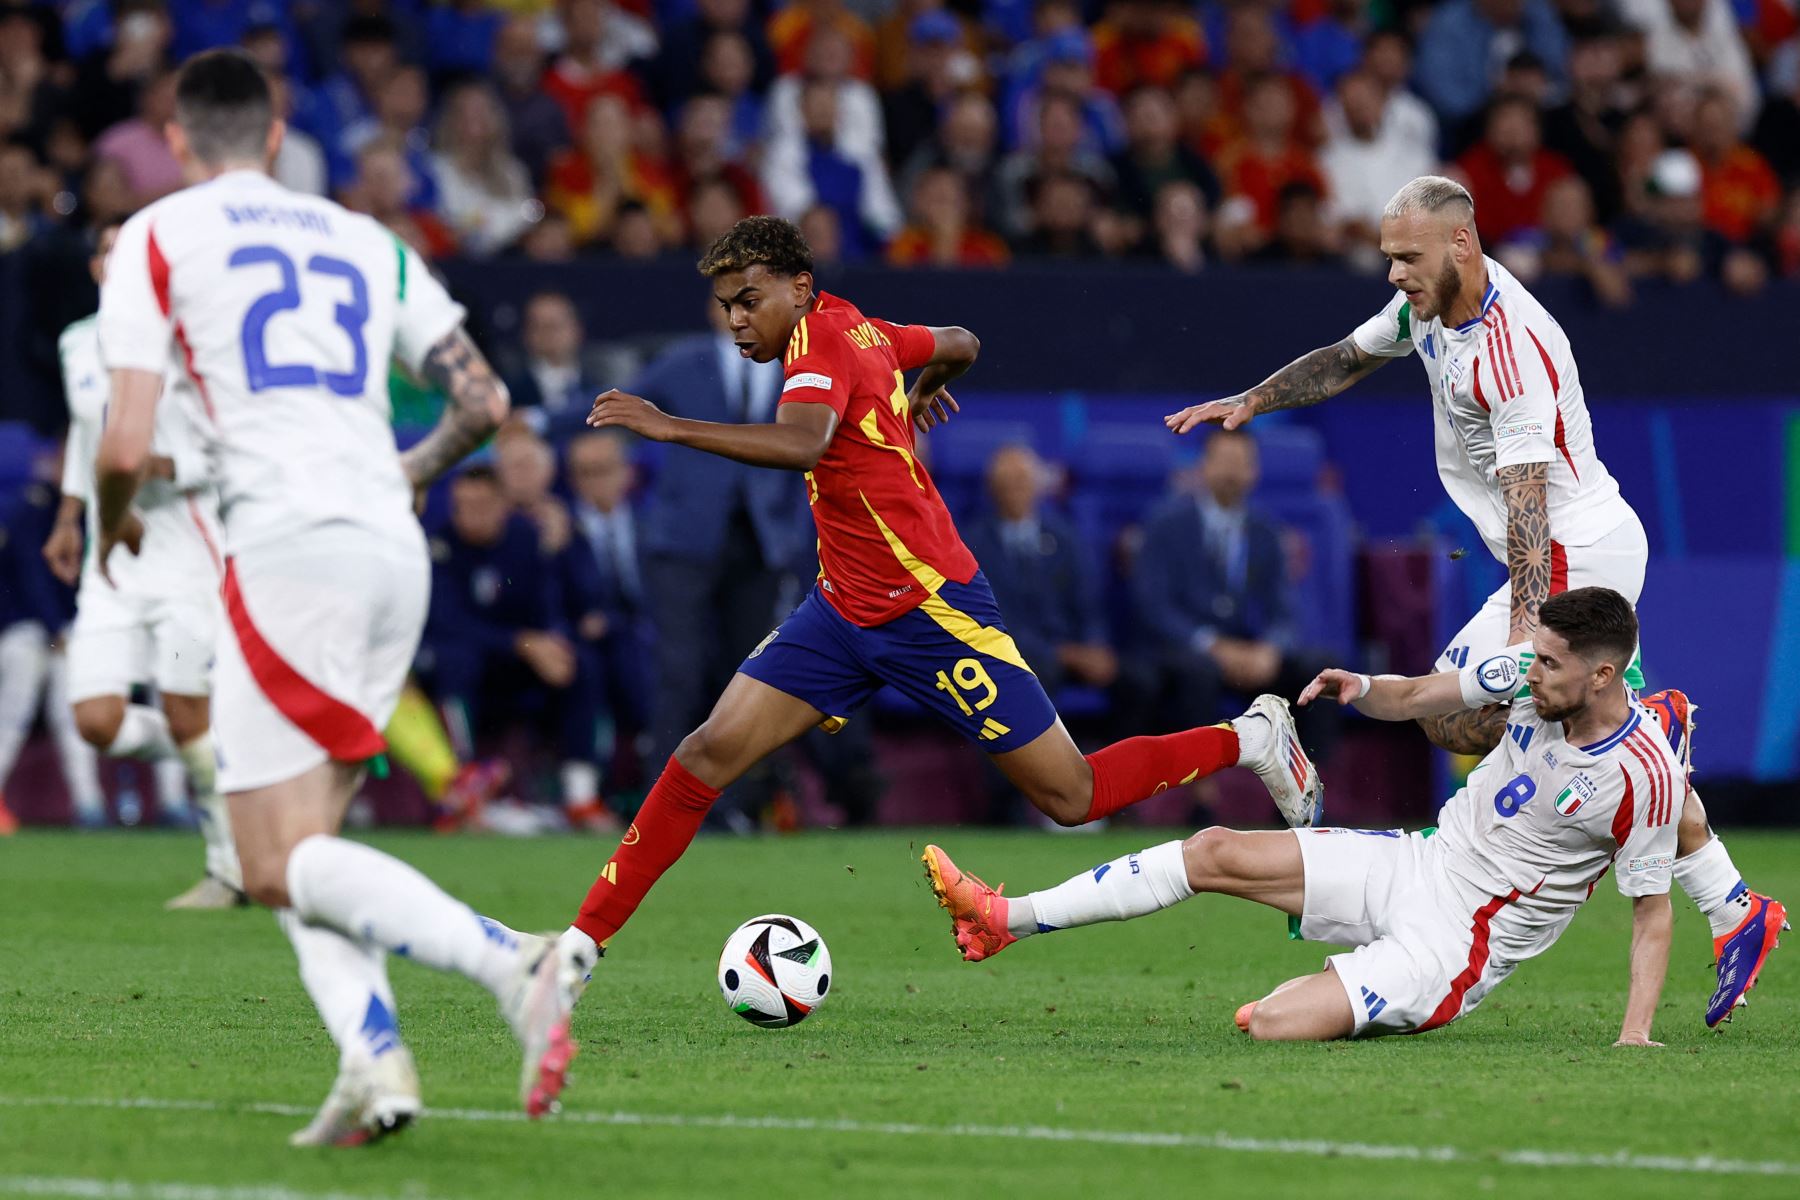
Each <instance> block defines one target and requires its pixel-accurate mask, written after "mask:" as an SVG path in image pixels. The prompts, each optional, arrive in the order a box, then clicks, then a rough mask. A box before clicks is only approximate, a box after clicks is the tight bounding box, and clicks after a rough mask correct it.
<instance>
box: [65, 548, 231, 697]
mask: <svg viewBox="0 0 1800 1200" xmlns="http://www.w3.org/2000/svg"><path fill="white" fill-rule="evenodd" d="M213 583H214V581H213V580H212V579H206V580H202V581H199V586H197V587H195V589H194V591H193V594H191V595H187V596H150V597H144V596H133V595H128V594H126V593H123V592H118V591H114V590H113V589H112V588H111V587H110V586H109V585H108V584H107V583H106V581H105V580H100V579H96V580H95V581H94V582H93V583H92V584H91V585H88V586H84V587H83V588H82V589H81V594H80V596H79V597H78V599H77V607H76V610H75V623H74V625H72V626H71V627H70V629H69V646H68V655H69V699H70V701H71V702H73V703H77V704H79V703H80V702H81V701H83V700H92V699H93V698H94V697H96V696H125V695H129V694H130V692H131V689H132V686H133V685H135V684H140V683H149V684H154V685H155V686H156V690H157V691H159V692H162V693H164V694H165V695H169V694H173V695H176V696H205V695H209V694H210V693H211V692H212V659H213V645H214V643H215V642H216V641H217V640H218V633H219V599H218V595H217V593H216V592H214V590H213Z"/></svg>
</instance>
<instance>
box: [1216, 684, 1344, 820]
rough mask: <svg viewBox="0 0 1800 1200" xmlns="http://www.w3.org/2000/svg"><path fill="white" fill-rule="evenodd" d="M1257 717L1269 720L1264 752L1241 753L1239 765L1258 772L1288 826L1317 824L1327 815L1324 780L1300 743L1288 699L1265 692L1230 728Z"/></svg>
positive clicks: (1235, 727) (1251, 703)
mask: <svg viewBox="0 0 1800 1200" xmlns="http://www.w3.org/2000/svg"><path fill="white" fill-rule="evenodd" d="M1256 720H1264V721H1267V722H1268V723H1269V737H1268V738H1267V739H1266V740H1265V741H1264V742H1263V751H1262V753H1261V754H1259V755H1257V757H1256V758H1254V759H1248V758H1244V757H1242V756H1241V755H1240V756H1239V758H1238V766H1240V767H1249V768H1250V769H1251V770H1252V771H1255V772H1256V775H1257V778H1259V779H1261V780H1262V781H1263V786H1264V787H1266V788H1268V789H1269V795H1270V796H1271V797H1273V798H1274V800H1275V807H1276V808H1278V809H1280V810H1281V816H1282V819H1283V820H1285V821H1286V822H1287V823H1288V824H1289V825H1291V826H1293V827H1294V828H1296V829H1303V828H1307V827H1310V826H1313V825H1317V824H1318V823H1319V820H1320V818H1322V817H1323V816H1324V815H1325V782H1324V780H1322V779H1320V778H1319V770H1318V768H1317V767H1316V766H1314V765H1313V761H1312V759H1310V758H1308V757H1307V756H1306V751H1305V749H1303V748H1302V747H1301V745H1300V737H1299V734H1298V733H1296V732H1295V730H1294V714H1293V713H1291V712H1289V711H1288V703H1287V701H1286V700H1283V699H1282V698H1281V697H1280V696H1271V695H1268V694H1266V693H1265V694H1263V695H1261V696H1258V697H1257V698H1256V699H1255V700H1252V701H1251V702H1250V707H1249V708H1247V709H1245V710H1244V715H1243V716H1241V717H1238V718H1236V719H1235V720H1233V721H1232V722H1231V727H1232V728H1233V729H1234V730H1235V729H1237V728H1239V727H1240V726H1242V725H1243V724H1244V723H1245V722H1246V721H1256Z"/></svg>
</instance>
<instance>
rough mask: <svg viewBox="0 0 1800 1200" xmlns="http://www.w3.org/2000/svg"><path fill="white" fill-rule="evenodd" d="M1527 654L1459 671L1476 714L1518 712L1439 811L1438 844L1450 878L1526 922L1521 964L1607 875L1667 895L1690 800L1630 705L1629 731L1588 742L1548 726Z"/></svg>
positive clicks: (1514, 950)
mask: <svg viewBox="0 0 1800 1200" xmlns="http://www.w3.org/2000/svg"><path fill="white" fill-rule="evenodd" d="M1530 649H1531V648H1530V647H1529V646H1515V647H1512V648H1511V649H1509V650H1507V651H1505V652H1503V653H1501V654H1496V655H1493V656H1491V657H1489V658H1486V659H1483V660H1482V661H1481V662H1479V663H1475V664H1472V665H1471V666H1468V667H1465V668H1464V669H1463V670H1462V672H1461V681H1462V686H1463V698H1464V700H1465V701H1466V702H1468V704H1469V707H1471V708H1478V707H1481V706H1483V705H1486V704H1494V703H1498V702H1502V701H1506V700H1509V699H1510V700H1511V701H1512V709H1511V712H1510V713H1509V714H1508V717H1507V725H1506V736H1505V737H1503V738H1501V740H1500V745H1499V746H1498V747H1496V748H1495V749H1494V750H1493V751H1492V752H1491V753H1490V754H1489V755H1488V756H1487V757H1486V758H1484V759H1482V760H1481V764H1480V765H1479V766H1477V767H1476V768H1475V770H1474V772H1473V773H1472V774H1471V775H1470V776H1469V781H1468V785H1467V786H1466V787H1464V788H1463V789H1462V790H1461V791H1459V792H1457V793H1456V795H1454V796H1452V797H1451V798H1450V799H1449V800H1448V801H1447V802H1446V803H1445V804H1444V807H1443V809H1442V810H1441V811H1440V812H1439V814H1438V833H1437V838H1436V841H1437V842H1438V846H1437V849H1438V850H1439V851H1440V852H1441V853H1442V854H1443V855H1444V856H1445V859H1444V861H1445V865H1446V867H1447V868H1448V869H1449V870H1450V871H1451V872H1452V873H1453V874H1455V875H1456V876H1458V877H1459V878H1460V879H1462V881H1463V882H1465V883H1467V884H1469V885H1471V886H1472V887H1473V888H1474V889H1476V890H1477V891H1481V892H1485V893H1487V894H1488V895H1491V896H1493V897H1495V898H1496V899H1497V900H1501V901H1504V902H1505V903H1507V904H1510V905H1512V906H1513V909H1514V911H1515V912H1517V913H1520V914H1524V915H1526V916H1527V918H1528V926H1529V933H1528V934H1526V935H1524V936H1525V943H1526V944H1524V945H1519V944H1514V945H1510V946H1508V947H1507V948H1506V955H1505V957H1507V958H1510V959H1511V960H1512V961H1515V962H1516V961H1519V960H1520V959H1522V958H1526V957H1529V956H1530V955H1532V954H1537V953H1541V952H1542V951H1543V950H1545V949H1548V948H1549V946H1550V943H1552V942H1554V941H1555V940H1556V938H1557V936H1558V935H1559V934H1560V933H1561V932H1562V931H1563V929H1564V927H1565V926H1567V925H1568V923H1569V920H1570V919H1571V918H1572V917H1573V916H1574V915H1575V910H1576V909H1577V908H1579V907H1581V904H1582V902H1583V901H1585V900H1586V899H1587V898H1588V897H1589V896H1591V895H1592V894H1593V891H1594V886H1595V885H1596V884H1597V883H1599V881H1600V877H1601V876H1602V875H1604V874H1605V873H1606V871H1607V869H1608V868H1609V867H1612V868H1615V869H1616V877H1617V881H1618V886H1619V891H1620V892H1621V893H1623V894H1624V895H1627V896H1654V895H1661V894H1664V893H1666V892H1667V891H1668V890H1669V879H1670V874H1671V868H1672V867H1673V865H1674V861H1675V833H1676V825H1677V822H1678V821H1679V819H1680V816H1681V806H1682V800H1683V798H1684V797H1685V795H1686V777H1685V774H1684V772H1683V770H1682V766H1681V763H1680V761H1679V760H1678V759H1677V758H1676V757H1675V753H1674V751H1672V750H1671V749H1670V748H1669V743H1668V742H1667V741H1666V740H1665V739H1664V737H1663V734H1662V730H1661V728H1660V727H1659V726H1658V725H1657V723H1656V718H1655V717H1654V716H1652V715H1651V713H1650V712H1649V710H1648V709H1645V708H1644V707H1643V706H1642V705H1640V704H1639V703H1638V702H1637V700H1636V698H1635V697H1634V698H1633V699H1632V701H1631V708H1630V711H1629V713H1628V715H1627V716H1626V719H1625V723H1624V724H1623V725H1621V726H1620V727H1619V728H1618V729H1617V730H1616V731H1615V732H1613V733H1612V734H1610V735H1609V736H1607V737H1605V738H1602V739H1601V740H1600V741H1598V742H1594V743H1592V744H1590V745H1586V746H1574V745H1571V744H1570V743H1569V742H1568V741H1567V739H1566V738H1565V737H1564V736H1563V727H1562V723H1561V722H1560V721H1558V722H1546V721H1544V720H1542V719H1541V718H1540V717H1539V716H1538V714H1537V706H1536V704H1535V703H1534V702H1533V700H1532V699H1531V697H1530V696H1518V695H1517V693H1518V691H1519V690H1520V689H1521V688H1522V687H1523V684H1524V664H1523V663H1521V655H1522V654H1525V655H1528V654H1529V652H1530ZM1525 661H1526V662H1529V659H1528V658H1527V659H1526V660H1525ZM1513 936H1515V937H1517V936H1518V935H1517V933H1516V929H1515V933H1514V935H1513Z"/></svg>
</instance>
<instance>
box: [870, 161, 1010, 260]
mask: <svg viewBox="0 0 1800 1200" xmlns="http://www.w3.org/2000/svg"><path fill="white" fill-rule="evenodd" d="M1009 257H1010V255H1009V254H1008V253H1007V250H1006V243H1005V242H1003V241H1001V240H1000V239H999V238H997V237H995V236H994V235H993V234H991V233H989V232H988V231H987V230H985V229H983V228H981V226H980V225H978V224H976V223H975V222H974V221H973V220H972V219H971V217H970V214H969V191H968V187H967V185H966V184H964V183H963V179H962V176H960V175H958V174H957V173H956V172H955V171H954V170H952V169H951V168H949V167H931V168H929V169H927V170H925V171H924V172H922V173H921V174H920V175H919V178H918V180H917V181H916V182H915V183H914V184H913V188H912V219H911V220H910V221H908V222H907V224H906V227H905V228H904V229H902V230H901V231H900V233H899V234H898V236H896V237H895V238H894V240H893V241H892V242H891V243H890V244H889V245H888V250H887V259H888V262H890V263H892V264H893V265H895V266H896V267H916V266H924V265H930V266H934V267H998V266H1003V265H1005V263H1006V260H1007V259H1008V258H1009Z"/></svg>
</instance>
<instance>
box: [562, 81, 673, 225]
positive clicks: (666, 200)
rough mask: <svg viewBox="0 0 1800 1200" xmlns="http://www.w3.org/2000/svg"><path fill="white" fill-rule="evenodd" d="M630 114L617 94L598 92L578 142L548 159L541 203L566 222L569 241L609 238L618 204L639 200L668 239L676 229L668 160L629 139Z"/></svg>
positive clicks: (617, 211)
mask: <svg viewBox="0 0 1800 1200" xmlns="http://www.w3.org/2000/svg"><path fill="white" fill-rule="evenodd" d="M632 123H633V122H632V116H631V111H630V109H629V108H628V107H627V106H626V104H625V101H624V100H622V99H620V98H619V97H618V96H600V97H598V98H597V99H596V100H595V101H594V103H593V105H592V106H591V107H590V108H589V110H588V120H587V124H586V126H585V127H584V128H583V131H582V137H581V141H580V143H579V144H577V145H575V146H573V147H571V148H570V149H568V150H563V151H561V152H559V153H558V154H557V155H556V157H555V158H553V159H551V160H550V182H549V187H548V188H547V189H546V192H545V196H544V203H545V206H546V207H547V208H549V209H550V210H551V211H552V212H555V213H557V214H559V215H560V216H562V217H563V218H564V219H565V220H567V221H568V223H569V231H570V234H571V236H572V237H573V239H574V241H575V244H576V245H578V246H589V245H593V244H596V243H600V242H604V241H607V240H608V239H610V238H611V237H612V234H613V226H614V224H615V223H616V222H617V220H618V216H619V211H620V209H621V208H622V207H623V206H624V205H625V204H627V203H629V202H635V203H637V204H640V205H642V206H643V207H644V208H645V209H646V210H647V211H648V212H649V213H650V215H651V216H652V217H653V218H655V219H656V220H657V221H658V222H659V224H661V225H662V227H663V229H664V233H665V237H666V238H667V239H668V240H670V241H673V240H675V239H676V238H677V236H678V235H679V233H680V219H679V209H680V204H679V196H678V194H677V192H676V188H675V181H674V179H673V178H672V176H671V174H670V172H669V169H668V165H667V164H666V163H664V162H662V161H660V160H659V159H658V158H657V157H656V156H654V155H651V154H647V153H645V151H644V150H643V149H642V148H640V147H638V146H635V145H633V144H632Z"/></svg>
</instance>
